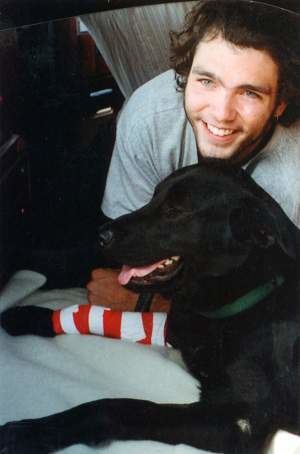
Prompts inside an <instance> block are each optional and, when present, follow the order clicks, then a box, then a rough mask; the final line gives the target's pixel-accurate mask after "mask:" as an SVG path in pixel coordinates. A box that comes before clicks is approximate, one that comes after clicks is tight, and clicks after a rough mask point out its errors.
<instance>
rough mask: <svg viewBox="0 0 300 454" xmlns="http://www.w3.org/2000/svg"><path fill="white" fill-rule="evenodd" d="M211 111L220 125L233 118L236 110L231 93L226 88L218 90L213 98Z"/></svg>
mask: <svg viewBox="0 0 300 454" xmlns="http://www.w3.org/2000/svg"><path fill="white" fill-rule="evenodd" d="M213 113H214V118H215V120H216V121H217V122H218V124H219V125H220V126H225V125H224V123H227V122H231V121H233V120H235V117H236V114H237V110H236V105H235V99H234V96H233V94H232V93H230V92H228V91H226V90H224V91H221V92H219V93H218V94H217V95H216V97H215V99H214V112H213Z"/></svg>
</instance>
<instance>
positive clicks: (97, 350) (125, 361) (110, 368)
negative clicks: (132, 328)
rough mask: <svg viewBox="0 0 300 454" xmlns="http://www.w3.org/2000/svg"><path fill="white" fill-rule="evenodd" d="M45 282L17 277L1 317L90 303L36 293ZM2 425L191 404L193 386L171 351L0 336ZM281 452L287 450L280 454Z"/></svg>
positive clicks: (281, 440) (81, 297) (73, 452)
mask: <svg viewBox="0 0 300 454" xmlns="http://www.w3.org/2000/svg"><path fill="white" fill-rule="evenodd" d="M45 281H46V278H45V277H44V276H42V275H40V274H38V273H35V272H32V271H24V270H23V271H21V272H18V273H16V274H15V275H14V276H13V277H12V279H11V280H10V282H9V283H8V285H7V286H6V287H5V288H4V289H3V291H2V294H1V295H0V311H3V310H4V309H5V308H7V307H10V306H12V305H14V304H19V305H25V304H35V305H39V306H45V307H50V308H59V307H64V306H68V305H71V304H84V303H87V299H86V292H85V290H84V289H68V290H51V291H42V290H38V289H39V288H40V287H41V286H42V285H43V284H44V282H45ZM0 345H1V349H0V384H1V386H0V424H3V423H5V422H7V421H10V420H15V419H24V418H35V417H40V416H46V415H48V414H51V413H53V412H57V411H62V410H65V409H67V408H69V407H72V406H74V405H77V404H80V403H82V402H86V401H89V400H95V399H99V398H102V397H132V398H141V399H150V400H154V401H156V402H177V403H185V402H193V401H195V400H197V399H198V393H199V391H198V387H197V385H198V383H197V381H196V380H195V379H193V378H192V377H191V375H190V374H188V373H187V372H186V371H185V370H184V368H183V367H182V366H181V365H180V363H179V362H178V361H175V360H174V357H175V356H176V354H174V350H172V349H169V348H158V347H156V348H155V347H149V346H143V345H138V344H134V343H130V342H125V341H118V340H113V339H105V338H101V337H98V336H79V335H62V336H57V337H56V338H53V339H52V338H50V339H46V338H40V337H36V336H22V337H10V336H8V335H7V334H6V333H5V332H4V331H3V330H2V329H0ZM283 446H284V450H282V449H283V448H282V447H283ZM60 452H64V453H70V454H89V453H97V452H99V453H100V452H101V453H102V454H193V453H194V454H196V453H199V454H201V453H204V452H207V451H201V450H197V449H194V448H191V447H189V446H186V445H177V446H171V445H166V444H162V443H158V442H151V441H139V442H133V441H127V442H113V443H110V444H107V445H105V446H103V447H101V448H100V447H99V448H88V447H86V446H83V445H76V446H72V447H70V448H67V449H65V450H63V451H60ZM283 452H284V454H296V453H300V442H299V438H298V437H295V436H292V435H289V434H286V433H283V432H281V433H278V435H277V436H276V437H275V442H273V445H272V447H271V450H270V453H272V454H275V453H276V454H283Z"/></svg>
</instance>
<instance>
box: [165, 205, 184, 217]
mask: <svg viewBox="0 0 300 454" xmlns="http://www.w3.org/2000/svg"><path fill="white" fill-rule="evenodd" d="M181 213H182V210H180V209H179V208H177V207H167V208H166V209H165V210H164V214H165V215H166V216H167V217H169V218H175V217H176V216H178V215H180V214H181Z"/></svg>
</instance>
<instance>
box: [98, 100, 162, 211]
mask: <svg viewBox="0 0 300 454" xmlns="http://www.w3.org/2000/svg"><path fill="white" fill-rule="evenodd" d="M150 129H151V126H150V125H149V124H148V123H147V121H145V120H142V119H141V118H140V119H137V118H132V117H131V115H130V109H127V108H126V107H125V108H124V109H123V111H122V113H121V115H120V118H119V121H118V125H117V134H116V143H115V147H114V150H113V154H112V159H111V163H110V167H109V171H108V176H107V181H106V187H105V192H104V197H103V200H102V206H101V208H102V211H103V212H104V214H105V215H106V216H107V217H109V218H112V219H115V218H116V217H118V216H121V215H123V214H126V213H129V212H131V211H134V210H136V209H138V208H140V207H142V206H144V205H145V204H146V203H148V202H149V201H150V199H151V197H152V195H153V192H154V189H155V186H156V185H157V183H158V182H159V180H160V178H159V171H158V165H157V159H156V157H155V150H154V145H153V141H152V138H151V134H150V132H151V131H150Z"/></svg>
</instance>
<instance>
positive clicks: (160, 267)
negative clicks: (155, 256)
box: [158, 255, 180, 269]
mask: <svg viewBox="0 0 300 454" xmlns="http://www.w3.org/2000/svg"><path fill="white" fill-rule="evenodd" d="M179 258H180V257H179V255H173V257H171V258H169V259H166V260H165V261H164V263H161V264H160V265H159V266H158V268H159V269H163V268H165V267H166V266H169V265H172V264H173V263H174V262H178V260H179Z"/></svg>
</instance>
